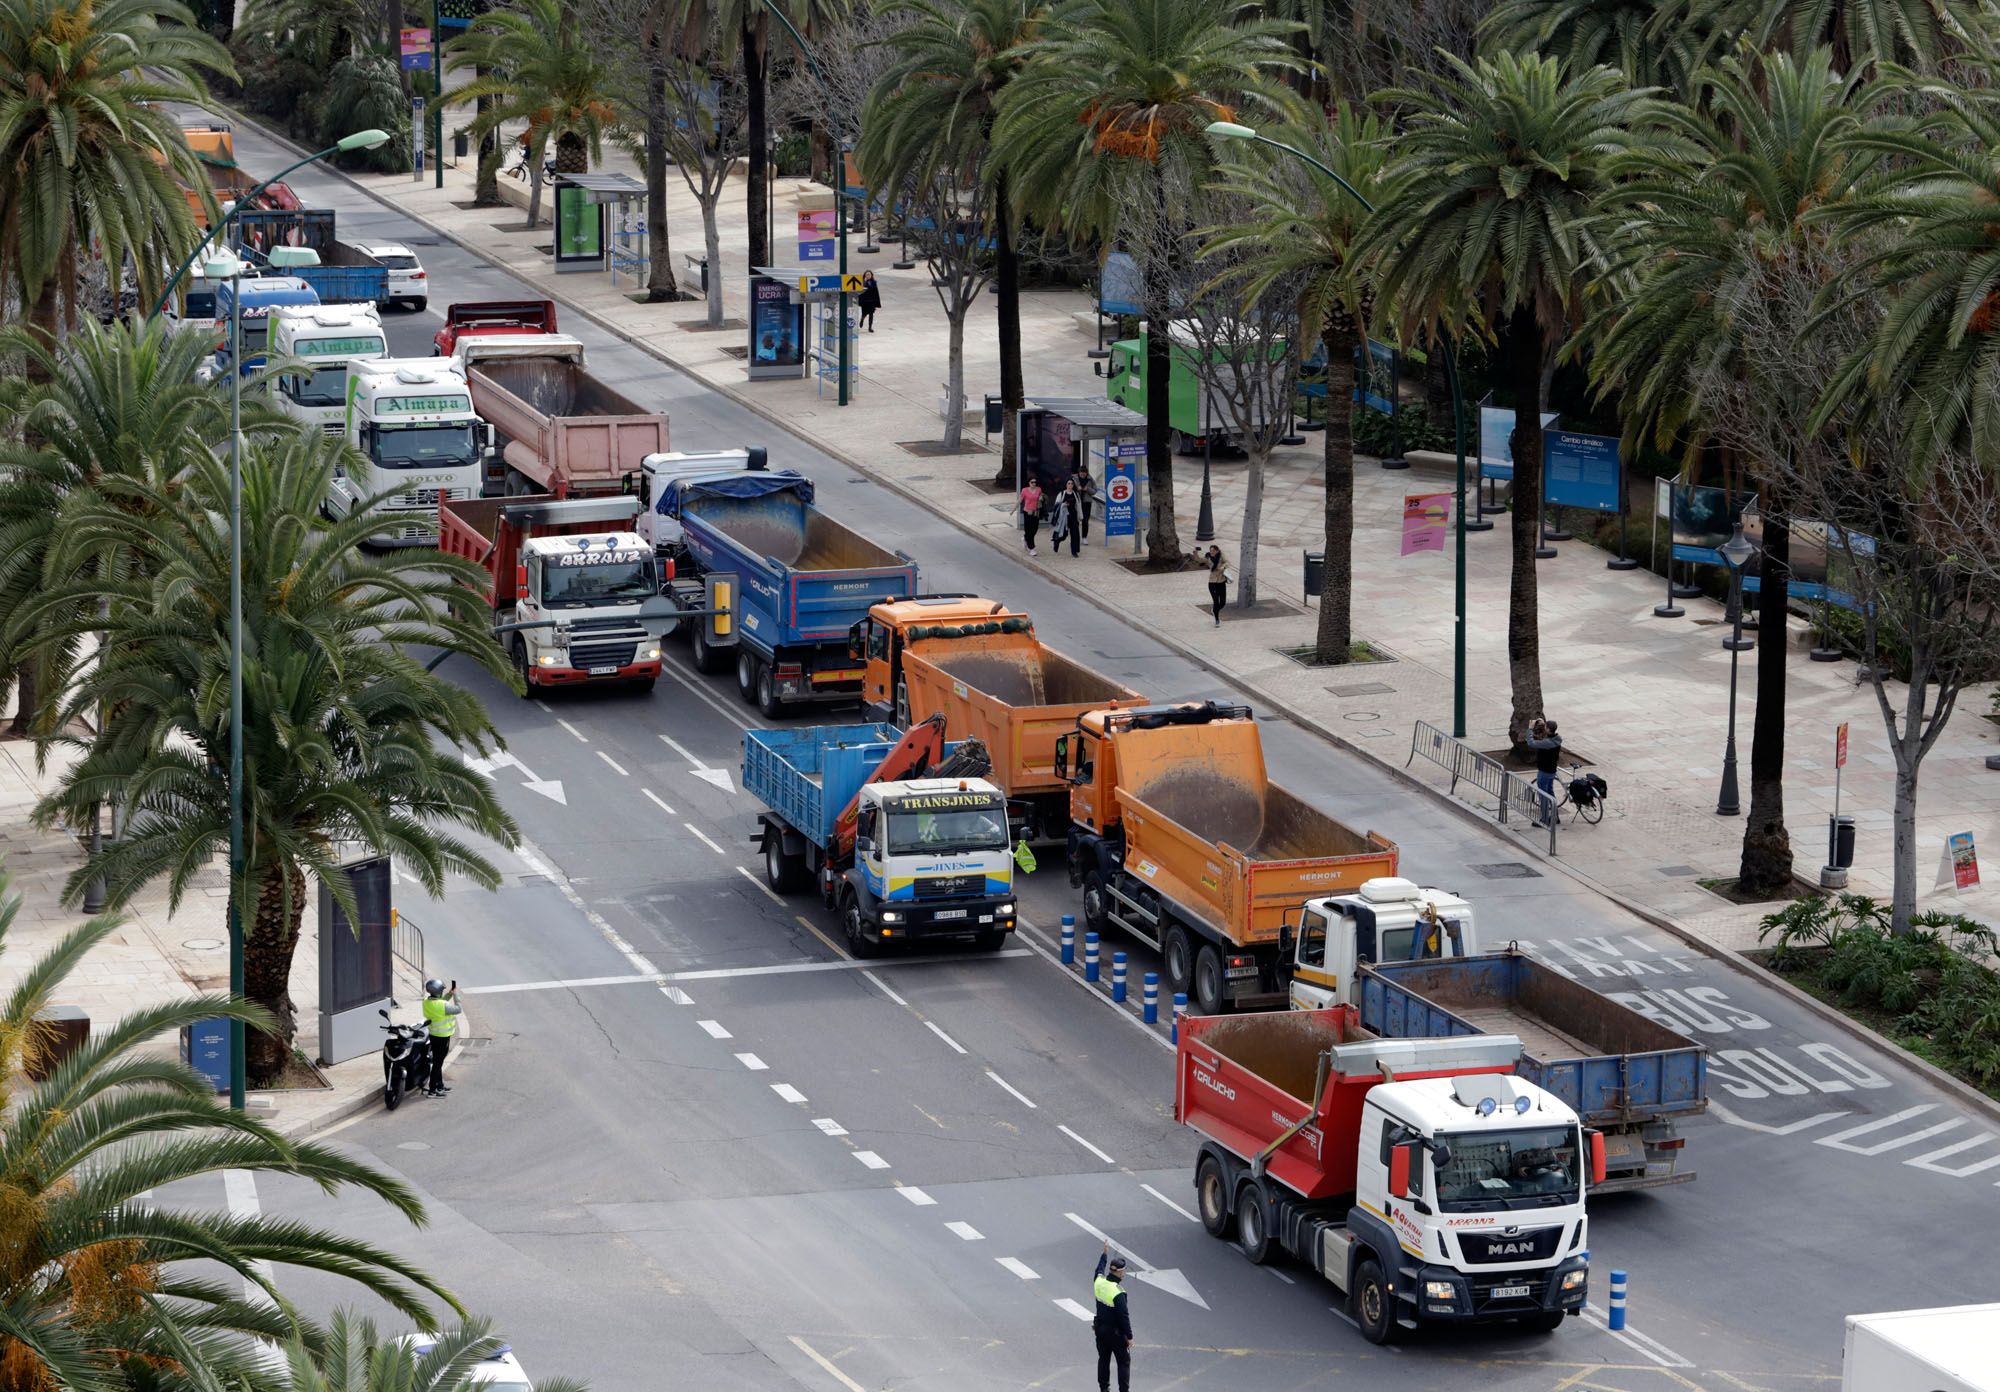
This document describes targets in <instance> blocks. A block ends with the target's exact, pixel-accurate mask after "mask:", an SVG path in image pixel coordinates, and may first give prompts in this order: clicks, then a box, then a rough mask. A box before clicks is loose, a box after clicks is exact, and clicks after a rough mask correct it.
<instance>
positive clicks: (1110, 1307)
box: [1090, 1238, 1132, 1392]
mask: <svg viewBox="0 0 2000 1392" xmlns="http://www.w3.org/2000/svg"><path fill="white" fill-rule="evenodd" d="M1124 1281H1125V1258H1123V1257H1114V1256H1112V1255H1111V1241H1110V1239H1108V1238H1107V1239H1105V1243H1104V1250H1103V1251H1102V1252H1101V1253H1099V1254H1098V1258H1097V1278H1096V1280H1095V1281H1094V1282H1093V1283H1092V1285H1091V1294H1092V1296H1093V1297H1095V1299H1094V1302H1093V1305H1094V1309H1095V1314H1094V1315H1093V1316H1092V1318H1091V1321H1090V1328H1091V1331H1092V1332H1093V1333H1094V1334H1096V1336H1097V1392H1111V1362H1112V1360H1113V1359H1116V1360H1117V1361H1118V1392H1132V1312H1131V1311H1130V1310H1129V1309H1128V1308H1127V1307H1126V1304H1125V1286H1124Z"/></svg>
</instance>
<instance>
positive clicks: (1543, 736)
mask: <svg viewBox="0 0 2000 1392" xmlns="http://www.w3.org/2000/svg"><path fill="white" fill-rule="evenodd" d="M1562 747H1563V742H1562V736H1561V735H1559V734H1557V733H1556V723H1555V721H1553V720H1537V721H1536V722H1535V723H1534V724H1533V725H1530V726H1529V727H1528V748H1530V749H1532V750H1534V751H1535V786H1536V787H1537V788H1540V789H1541V790H1542V791H1543V792H1545V793H1547V794H1548V795H1549V800H1548V802H1547V803H1546V804H1544V806H1545V807H1546V808H1547V809H1548V814H1549V816H1551V817H1554V816H1555V807H1556V803H1555V797H1556V762H1557V760H1559V759H1561V758H1562ZM1535 825H1536V826H1547V825H1548V823H1547V822H1545V821H1543V820H1542V818H1541V809H1540V808H1537V809H1536V815H1535Z"/></svg>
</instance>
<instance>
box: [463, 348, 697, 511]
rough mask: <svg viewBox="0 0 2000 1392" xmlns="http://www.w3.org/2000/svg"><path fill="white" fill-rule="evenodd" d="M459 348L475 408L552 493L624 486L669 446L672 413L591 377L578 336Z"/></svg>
mask: <svg viewBox="0 0 2000 1392" xmlns="http://www.w3.org/2000/svg"><path fill="white" fill-rule="evenodd" d="M460 348H461V351H462V354H463V357H464V360H465V364H466V382H467V384H468V386H470V388H471V391H472V404H473V407H474V409H476V410H477V411H478V412H479V414H480V416H481V417H482V418H483V419H485V420H487V421H489V422H490V423H491V424H492V425H493V427H494V428H495V429H496V430H497V431H499V433H500V434H501V436H502V437H503V438H504V439H505V442H506V443H505V445H504V447H503V448H502V451H501V453H502V455H503V456H504V457H505V459H506V461H507V463H508V464H509V465H511V466H512V467H513V468H514V469H515V470H517V471H518V472H519V473H521V474H522V475H524V476H526V477H527V478H529V479H532V480H533V481H534V482H535V483H537V484H539V485H540V486H541V487H543V488H545V489H547V490H548V491H549V492H551V493H555V494H558V495H565V494H569V493H575V492H609V491H612V490H615V489H619V488H622V487H623V486H624V480H625V477H626V476H627V475H628V474H629V475H636V474H637V473H638V472H639V470H640V469H641V468H642V467H643V466H644V464H645V462H646V456H647V455H649V454H659V453H662V452H664V451H665V450H666V449H667V447H668V445H667V418H666V416H665V415H663V414H661V413H660V412H657V411H648V410H646V409H645V408H644V407H642V406H640V405H639V403H637V402H636V401H633V400H632V399H631V398H630V397H628V396H626V395H625V394H624V393H623V392H620V391H618V390H617V389H615V388H613V387H611V386H608V385H607V384H605V383H604V382H602V381H599V380H598V379H597V378H595V377H593V376H591V375H590V373H589V372H588V371H586V370H585V368H584V366H583V362H582V355H583V347H582V344H580V343H578V342H577V341H576V340H575V339H573V338H569V337H567V336H565V335H561V334H551V335H545V336H541V337H539V338H538V337H537V336H534V335H521V336H519V337H513V336H505V335H503V336H495V337H491V338H476V339H471V340H467V341H464V342H462V343H461V345H460ZM475 349H476V352H475V351H474V350H475Z"/></svg>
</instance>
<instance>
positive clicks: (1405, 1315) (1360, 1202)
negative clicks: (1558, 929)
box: [1174, 1006, 1603, 1344]
mask: <svg viewBox="0 0 2000 1392" xmlns="http://www.w3.org/2000/svg"><path fill="white" fill-rule="evenodd" d="M1518 1047H1519V1046H1518V1044H1517V1042H1516V1041H1514V1040H1512V1039H1509V1038H1506V1037H1504V1036H1484V1037H1480V1038H1455V1039H1377V1038H1373V1037H1369V1036H1366V1035H1365V1034H1364V1032H1363V1031H1362V1030H1361V1028H1360V1024H1359V1021H1358V1020H1357V1019H1356V1016H1355V1012H1354V1008H1353V1007H1352V1006H1336V1007H1334V1008H1332V1009H1328V1010H1313V1011H1303V1010H1293V1011H1270V1012H1265V1013H1262V1014H1253V1015H1239V1016H1223V1017H1198V1016H1197V1017H1189V1018H1187V1019H1185V1020H1183V1021H1182V1022H1181V1025H1180V1039H1179V1043H1178V1044H1177V1046H1176V1053H1177V1064H1178V1067H1177V1071H1176V1073H1175V1080H1174V1117H1175V1119H1176V1120H1177V1121H1180V1122H1181V1123H1183V1124H1184V1125H1187V1126H1189V1127H1192V1128H1193V1129H1194V1130H1195V1131H1196V1132H1198V1133H1199V1134H1200V1135H1201V1137H1202V1141H1201V1145H1200V1147H1199V1149H1198V1151H1197V1152H1196V1155H1195V1172H1194V1185H1195V1200H1196V1207H1197V1208H1198V1209H1199V1211H1200V1216H1201V1222H1202V1225H1203V1226H1204V1227H1205V1228H1207V1230H1208V1231H1209V1233H1210V1234H1211V1235H1212V1236H1214V1237H1217V1238H1228V1237H1231V1236H1232V1235H1233V1236H1234V1237H1235V1239H1236V1242H1237V1245H1238V1246H1239V1247H1240V1248H1241V1249H1242V1251H1243V1254H1244V1255H1245V1256H1247V1257H1248V1258H1249V1259H1250V1260H1251V1261H1253V1262H1257V1263H1263V1262H1267V1261H1270V1260H1271V1259H1273V1258H1274V1257H1275V1256H1277V1255H1278V1254H1279V1253H1281V1252H1283V1253H1289V1254H1290V1255H1291V1256H1292V1257H1293V1258H1295V1259H1296V1260H1298V1261H1299V1262H1301V1263H1302V1264H1304V1265H1305V1266H1306V1267H1308V1268H1309V1269H1310V1270H1312V1271H1314V1272H1317V1273H1318V1274H1319V1275H1321V1276H1324V1277H1325V1278H1326V1279H1327V1280H1328V1281H1330V1282H1331V1283H1332V1284H1333V1285H1334V1286H1335V1287H1336V1288H1337V1289H1339V1290H1340V1291H1342V1292H1343V1293H1344V1294H1345V1295H1346V1296H1347V1298H1348V1305H1349V1309H1350V1310H1351V1312H1352V1314H1353V1318H1354V1321H1355V1323H1357V1324H1358V1325H1359V1326H1360V1328H1361V1332H1362V1334H1363V1335H1364V1336H1365V1337H1367V1338H1368V1339H1370V1340H1371V1341H1373V1342H1375V1343H1378V1344H1380V1343H1388V1342H1390V1341H1391V1340H1393V1339H1395V1338H1397V1337H1399V1336H1400V1335H1401V1334H1402V1333H1403V1332H1404V1331H1406V1330H1411V1329H1416V1328H1419V1327H1421V1326H1424V1325H1432V1324H1457V1325H1465V1324H1490V1323H1501V1322H1509V1321H1511V1322H1516V1323H1519V1324H1521V1325H1523V1326H1525V1327H1527V1328H1529V1329H1533V1330H1538V1331H1550V1330H1554V1329H1555V1328H1556V1327H1558V1326H1559V1325H1560V1324H1561V1323H1562V1322H1563V1319H1564V1317H1565V1316H1567V1315H1572V1314H1576V1313H1578V1312H1580V1311H1581V1310H1582V1309H1583V1306H1584V1302H1585V1299H1586V1297H1587V1295H1588V1285H1589V1278H1590V1250H1589V1249H1590V1242H1589V1235H1588V1224H1589V1220H1588V1218H1587V1217H1586V1216H1585V1212H1584V1196H1585V1193H1586V1190H1587V1186H1588V1185H1589V1184H1593V1183H1595V1181H1596V1180H1597V1179H1598V1178H1599V1177H1601V1174H1602V1156H1603V1149H1602V1138H1601V1137H1598V1136H1596V1135H1595V1134H1594V1133H1589V1132H1586V1131H1584V1130H1583V1129H1582V1127H1581V1126H1580V1125H1579V1122H1578V1119H1577V1115H1576V1113H1575V1112H1573V1111H1571V1110H1570V1108H1569V1107H1568V1106H1566V1105H1565V1104H1564V1103H1563V1102H1562V1101H1561V1100H1560V1099H1559V1098H1556V1097H1554V1096H1552V1095H1551V1094H1549V1093H1547V1092H1545V1091H1543V1090H1542V1089H1540V1088H1538V1087H1536V1086H1534V1084H1532V1083H1529V1082H1527V1081H1526V1080H1524V1079H1522V1078H1519V1077H1516V1076H1514V1075H1513V1071H1512V1070H1513V1067H1514V1058H1513V1054H1514V1051H1515V1050H1516V1049H1518Z"/></svg>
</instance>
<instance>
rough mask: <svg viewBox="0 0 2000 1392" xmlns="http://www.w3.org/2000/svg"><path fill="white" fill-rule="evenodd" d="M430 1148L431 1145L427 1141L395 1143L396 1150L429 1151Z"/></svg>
mask: <svg viewBox="0 0 2000 1392" xmlns="http://www.w3.org/2000/svg"><path fill="white" fill-rule="evenodd" d="M430 1148H431V1143H430V1142H429V1141H398V1142H396V1149H398V1150H429V1149H430Z"/></svg>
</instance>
